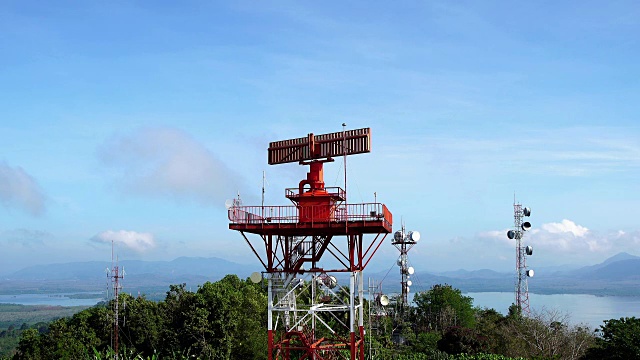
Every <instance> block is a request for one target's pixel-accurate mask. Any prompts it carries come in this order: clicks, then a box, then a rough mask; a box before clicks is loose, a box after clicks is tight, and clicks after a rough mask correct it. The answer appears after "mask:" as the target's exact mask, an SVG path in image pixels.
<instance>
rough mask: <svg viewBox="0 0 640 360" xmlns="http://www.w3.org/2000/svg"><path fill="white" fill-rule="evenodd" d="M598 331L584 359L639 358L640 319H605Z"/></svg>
mask: <svg viewBox="0 0 640 360" xmlns="http://www.w3.org/2000/svg"><path fill="white" fill-rule="evenodd" d="M600 333H601V336H600V337H599V338H597V339H596V343H595V346H594V347H593V348H591V349H589V351H588V353H587V356H585V359H589V360H592V359H593V360H595V359H611V360H613V359H621V360H622V359H640V319H638V318H636V317H625V318H620V319H611V320H606V321H605V322H604V325H601V326H600Z"/></svg>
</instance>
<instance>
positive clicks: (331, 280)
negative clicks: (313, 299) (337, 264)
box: [322, 275, 338, 289]
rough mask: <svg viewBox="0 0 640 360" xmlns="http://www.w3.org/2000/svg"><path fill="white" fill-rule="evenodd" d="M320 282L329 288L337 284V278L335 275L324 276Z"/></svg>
mask: <svg viewBox="0 0 640 360" xmlns="http://www.w3.org/2000/svg"><path fill="white" fill-rule="evenodd" d="M322 282H323V283H324V286H326V287H328V288H329V289H333V288H335V287H336V286H337V285H338V279H336V277H335V276H333V275H329V276H327V277H325V278H324V280H323V281H322Z"/></svg>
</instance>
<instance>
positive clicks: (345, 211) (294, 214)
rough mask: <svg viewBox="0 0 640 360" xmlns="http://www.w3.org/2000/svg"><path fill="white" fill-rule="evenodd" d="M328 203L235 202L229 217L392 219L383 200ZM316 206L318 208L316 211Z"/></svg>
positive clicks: (243, 220)
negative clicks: (328, 207) (336, 204)
mask: <svg viewBox="0 0 640 360" xmlns="http://www.w3.org/2000/svg"><path fill="white" fill-rule="evenodd" d="M326 209H327V205H311V206H304V207H300V206H295V205H288V206H234V207H231V208H229V210H228V217H229V221H231V222H232V223H233V224H295V223H299V222H300V221H301V216H300V213H301V211H302V212H303V213H304V217H303V221H304V222H312V223H313V222H316V223H321V222H345V221H349V222H353V221H362V222H368V221H385V222H387V223H389V224H391V223H392V222H393V219H392V215H391V212H389V210H388V209H387V207H386V206H385V205H384V204H381V203H364V204H342V205H339V206H334V207H331V208H330V212H331V213H330V214H329V216H327V212H326ZM316 210H317V211H316Z"/></svg>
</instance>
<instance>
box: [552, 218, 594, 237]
mask: <svg viewBox="0 0 640 360" xmlns="http://www.w3.org/2000/svg"><path fill="white" fill-rule="evenodd" d="M542 229H543V230H546V231H548V232H549V233H551V234H565V233H572V234H573V235H574V236H577V237H584V236H585V235H587V234H588V233H589V229H587V228H586V227H584V226H580V225H578V224H576V223H574V222H573V221H571V220H567V219H564V220H562V222H560V223H548V224H543V225H542Z"/></svg>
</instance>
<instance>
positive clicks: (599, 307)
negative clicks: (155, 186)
mask: <svg viewBox="0 0 640 360" xmlns="http://www.w3.org/2000/svg"><path fill="white" fill-rule="evenodd" d="M69 295H72V294H64V293H63V294H17V295H0V304H22V305H51V306H93V305H95V304H97V303H98V302H100V301H103V300H104V298H103V294H100V293H84V294H82V295H83V297H84V298H83V299H74V298H70V297H68V296H69ZM464 295H465V296H470V297H472V298H473V305H474V306H478V307H488V308H493V309H496V310H497V311H499V312H500V313H502V314H507V312H508V310H509V306H510V305H511V304H512V303H513V302H514V294H513V293H507V292H477V293H465V294H464ZM529 305H530V307H531V310H532V311H540V310H542V309H548V310H559V311H560V312H561V313H563V314H564V313H567V314H569V316H570V319H569V321H570V322H571V323H572V324H587V325H589V326H590V327H591V328H593V329H596V328H598V327H599V326H600V325H602V324H603V321H604V320H608V319H619V318H621V317H631V316H635V317H640V297H634V296H595V295H584V294H555V295H540V294H529Z"/></svg>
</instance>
